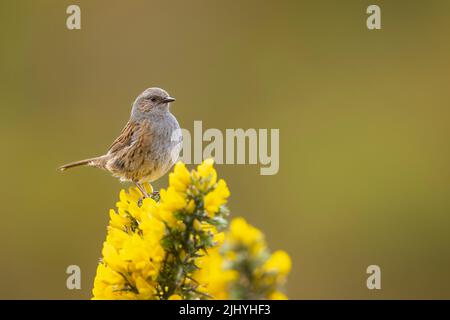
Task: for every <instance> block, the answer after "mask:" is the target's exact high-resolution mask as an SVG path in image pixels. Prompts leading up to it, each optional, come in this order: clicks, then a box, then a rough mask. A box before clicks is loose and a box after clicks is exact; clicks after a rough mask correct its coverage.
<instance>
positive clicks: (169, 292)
mask: <svg viewBox="0 0 450 320" xmlns="http://www.w3.org/2000/svg"><path fill="white" fill-rule="evenodd" d="M145 188H146V190H147V192H148V193H149V194H151V193H152V188H151V186H150V185H148V184H147V185H146V186H145ZM229 195H230V192H229V190H228V187H227V185H226V183H225V181H224V180H222V179H220V180H218V179H217V173H216V171H215V169H214V167H213V161H212V160H205V161H204V162H203V163H202V164H201V165H199V166H198V167H197V170H192V171H191V172H189V171H188V170H187V169H186V167H185V165H184V164H183V163H177V164H176V165H175V167H174V171H173V172H172V173H170V175H169V187H168V188H167V189H162V190H161V191H160V195H157V196H152V198H145V199H143V198H142V194H141V192H140V191H139V190H138V189H137V188H135V187H132V188H129V190H128V192H126V191H125V190H122V191H121V192H120V201H119V202H117V204H116V207H117V210H116V211H114V210H111V211H110V222H109V226H108V232H107V237H106V241H105V243H104V244H103V250H102V259H101V261H100V263H99V265H98V268H97V275H96V277H95V280H94V288H93V299H162V300H165V299H286V296H285V295H284V294H283V293H282V291H281V290H282V287H283V285H284V283H285V282H286V277H287V274H288V273H289V271H290V268H291V262H290V258H289V256H288V255H287V254H286V253H285V252H284V251H276V252H274V253H273V254H270V252H269V251H268V249H267V245H266V243H265V240H264V236H263V234H262V233H261V232H260V231H259V230H258V229H256V228H254V227H252V226H251V225H249V224H248V223H247V222H246V221H245V220H244V219H243V218H236V219H234V220H232V221H231V224H230V227H229V228H228V229H227V225H228V220H227V217H228V209H227V208H226V206H225V205H226V202H227V199H228V197H229Z"/></svg>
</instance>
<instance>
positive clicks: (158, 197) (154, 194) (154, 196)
mask: <svg viewBox="0 0 450 320" xmlns="http://www.w3.org/2000/svg"><path fill="white" fill-rule="evenodd" d="M150 197H151V198H152V199H153V200H155V201H156V202H158V201H159V199H160V198H161V196H160V195H159V191H153V192H152V194H151V196H150Z"/></svg>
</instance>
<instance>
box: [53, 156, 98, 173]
mask: <svg viewBox="0 0 450 320" xmlns="http://www.w3.org/2000/svg"><path fill="white" fill-rule="evenodd" d="M102 159H103V156H102V157H95V158H90V159H84V160H80V161H75V162H71V163H68V164H65V165H63V166H61V167H59V168H58V169H59V170H61V171H66V170H67V169H71V168H75V167H80V166H92V167H98V166H99V165H100V163H101V160H102Z"/></svg>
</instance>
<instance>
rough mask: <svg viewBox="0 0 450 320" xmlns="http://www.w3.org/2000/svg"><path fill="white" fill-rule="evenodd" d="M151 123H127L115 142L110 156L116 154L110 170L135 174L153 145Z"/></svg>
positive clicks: (145, 121)
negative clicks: (146, 151)
mask: <svg viewBox="0 0 450 320" xmlns="http://www.w3.org/2000/svg"><path fill="white" fill-rule="evenodd" d="M149 132H150V122H149V121H148V120H143V121H140V122H139V123H137V122H133V123H130V122H129V123H127V125H126V126H125V128H124V129H123V130H122V133H121V134H120V136H119V137H118V138H117V139H116V140H115V141H114V142H113V144H112V146H111V147H110V149H109V152H108V153H109V154H114V158H113V159H114V161H113V162H112V163H110V168H114V170H117V171H122V172H134V171H136V170H137V169H138V168H139V166H140V165H142V163H143V162H144V160H145V156H146V153H145V152H144V151H145V150H147V149H148V148H149V146H150V144H151V140H152V137H151V135H150V134H149Z"/></svg>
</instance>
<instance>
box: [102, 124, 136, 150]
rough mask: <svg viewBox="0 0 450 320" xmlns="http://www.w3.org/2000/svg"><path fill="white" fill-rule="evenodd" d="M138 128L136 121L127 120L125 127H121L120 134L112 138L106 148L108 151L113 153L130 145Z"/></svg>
mask: <svg viewBox="0 0 450 320" xmlns="http://www.w3.org/2000/svg"><path fill="white" fill-rule="evenodd" d="M137 129H138V124H137V123H136V122H131V121H128V123H127V124H126V125H125V127H124V128H123V129H122V132H121V133H120V135H119V136H118V137H117V138H116V140H114V142H113V143H112V144H111V146H110V147H109V149H108V153H114V152H117V151H119V150H122V149H123V148H125V147H128V146H130V145H131V144H132V143H133V136H134V135H135V132H136V130H137Z"/></svg>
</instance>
